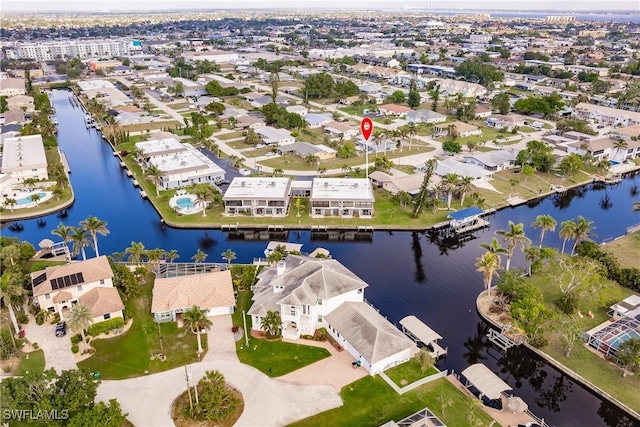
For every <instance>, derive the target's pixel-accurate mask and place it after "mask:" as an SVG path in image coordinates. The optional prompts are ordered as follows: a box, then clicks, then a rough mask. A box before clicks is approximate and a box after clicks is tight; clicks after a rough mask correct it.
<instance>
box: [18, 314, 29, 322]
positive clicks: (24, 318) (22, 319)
mask: <svg viewBox="0 0 640 427" xmlns="http://www.w3.org/2000/svg"><path fill="white" fill-rule="evenodd" d="M16 320H17V321H18V323H19V324H21V325H26V324H27V323H29V316H27V315H26V314H25V313H23V312H19V313H16Z"/></svg>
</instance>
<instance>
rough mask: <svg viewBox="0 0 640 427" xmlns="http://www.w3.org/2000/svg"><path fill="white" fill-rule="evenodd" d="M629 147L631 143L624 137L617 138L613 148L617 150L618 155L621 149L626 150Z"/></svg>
mask: <svg viewBox="0 0 640 427" xmlns="http://www.w3.org/2000/svg"><path fill="white" fill-rule="evenodd" d="M627 148H629V144H628V143H627V141H625V140H624V139H622V138H618V139H616V141H615V142H614V143H613V149H614V150H615V151H616V156H617V155H618V154H620V151H622V150H625V152H626V151H627ZM623 160H624V159H623Z"/></svg>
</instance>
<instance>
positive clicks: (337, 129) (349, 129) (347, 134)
mask: <svg viewBox="0 0 640 427" xmlns="http://www.w3.org/2000/svg"><path fill="white" fill-rule="evenodd" d="M324 131H325V132H326V133H327V134H329V136H331V137H333V138H340V137H343V138H344V139H347V138H351V137H352V136H355V135H357V134H358V133H359V132H360V130H359V129H358V128H356V127H354V126H351V125H348V124H346V123H343V122H329V123H327V124H326V125H324Z"/></svg>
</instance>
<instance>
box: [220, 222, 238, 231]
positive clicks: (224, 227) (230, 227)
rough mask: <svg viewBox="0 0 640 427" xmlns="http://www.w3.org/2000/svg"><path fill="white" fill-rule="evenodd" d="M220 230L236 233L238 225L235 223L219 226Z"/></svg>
mask: <svg viewBox="0 0 640 427" xmlns="http://www.w3.org/2000/svg"><path fill="white" fill-rule="evenodd" d="M220 230H222V231H225V230H226V231H231V230H234V231H237V230H238V223H237V222H236V223H235V224H221V225H220Z"/></svg>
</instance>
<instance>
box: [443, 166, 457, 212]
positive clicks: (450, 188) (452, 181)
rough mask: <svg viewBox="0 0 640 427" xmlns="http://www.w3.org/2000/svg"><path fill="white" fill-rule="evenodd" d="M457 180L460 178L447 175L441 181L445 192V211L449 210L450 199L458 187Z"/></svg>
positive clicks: (451, 174) (453, 174) (452, 174)
mask: <svg viewBox="0 0 640 427" xmlns="http://www.w3.org/2000/svg"><path fill="white" fill-rule="evenodd" d="M458 178H460V176H459V175H458V174H455V173H448V174H446V175H445V176H444V177H443V179H442V182H443V183H444V187H445V189H446V190H447V210H451V199H453V192H454V191H455V190H456V187H457V185H458Z"/></svg>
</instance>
